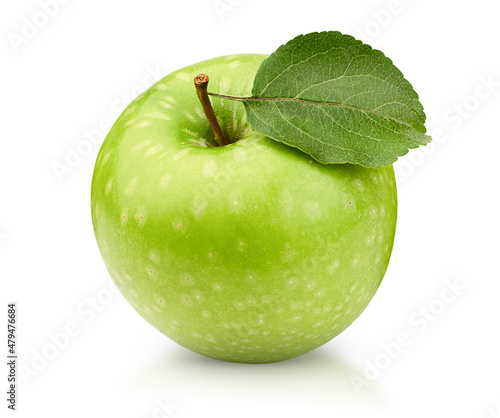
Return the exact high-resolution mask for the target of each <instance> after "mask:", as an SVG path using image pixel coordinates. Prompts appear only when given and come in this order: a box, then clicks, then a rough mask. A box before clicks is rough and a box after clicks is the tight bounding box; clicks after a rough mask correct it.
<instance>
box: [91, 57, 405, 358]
mask: <svg viewBox="0 0 500 418" xmlns="http://www.w3.org/2000/svg"><path fill="white" fill-rule="evenodd" d="M264 58H265V56H264V55H233V56H227V57H219V58H215V59H211V60H208V61H205V62H201V63H198V64H195V65H192V66H189V67H186V68H184V69H182V70H179V71H176V72H174V73H172V74H170V75H168V76H166V77H165V78H163V79H162V80H161V81H159V82H158V83H157V84H156V85H154V86H152V87H151V88H150V89H148V90H147V91H146V92H144V93H143V94H142V95H141V96H139V97H138V98H137V99H135V100H134V101H133V102H132V103H131V104H130V105H129V107H128V108H127V109H126V110H125V111H124V112H123V114H122V115H121V116H120V118H119V119H118V120H117V122H116V123H115V125H114V126H113V128H112V130H111V131H110V133H109V135H108V136H107V138H106V140H105V142H104V144H103V146H102V148H101V150H100V152H99V156H98V158H97V162H96V165H95V171H94V175H93V181H92V198H91V207H92V220H93V225H94V231H95V236H96V240H97V244H98V246H99V250H100V252H101V255H102V258H103V259H104V262H105V264H106V267H107V269H108V271H109V273H110V275H111V277H112V278H113V280H114V282H115V283H116V285H117V286H118V288H119V289H120V291H121V292H122V293H123V295H124V296H125V298H126V299H127V300H128V301H129V302H130V304H131V305H132V306H133V307H134V308H135V309H136V310H137V312H139V314H140V315H142V316H143V317H144V318H145V319H146V320H147V321H148V322H149V323H150V324H152V325H153V326H154V327H156V328H157V329H158V330H160V331H161V332H162V333H164V334H165V335H167V336H168V337H170V338H171V339H172V340H174V341H176V342H177V343H179V344H180V345H182V346H184V347H186V348H188V349H190V350H192V351H194V352H197V353H200V354H202V355H205V356H208V357H212V358H216V359H220V360H225V361H232V362H243V363H269V362H276V361H281V360H285V359H289V358H292V357H296V356H298V355H301V354H303V353H306V352H308V351H310V350H313V349H314V348H317V347H319V346H321V345H322V344H324V343H326V342H327V341H329V340H331V339H332V338H333V337H335V336H336V335H338V334H339V333H340V332H342V331H343V330H344V329H346V328H347V327H348V326H349V325H350V324H351V323H352V322H353V321H354V320H355V319H356V318H357V317H358V316H359V315H360V313H361V312H362V311H363V310H364V309H365V308H366V306H367V305H368V303H369V301H370V300H371V299H372V297H373V295H374V294H375V291H376V290H377V288H378V286H379V284H380V282H381V280H382V278H383V276H384V273H385V271H386V269H387V265H388V263H389V258H390V254H391V250H392V245H393V240H394V234H395V226H396V208H397V204H396V184H395V178H394V171H393V168H392V166H386V167H383V168H380V169H369V168H364V167H361V166H358V165H350V164H344V165H322V164H320V163H318V162H316V161H314V160H313V159H312V158H311V157H310V156H309V155H307V154H305V153H303V152H301V151H299V150H297V149H295V148H292V147H289V146H287V145H284V144H282V143H278V142H275V141H273V140H271V139H269V138H267V137H265V136H263V135H261V134H259V133H257V132H253V131H252V129H251V127H250V126H249V124H248V123H247V121H246V117H245V111H244V107H243V105H242V104H241V103H239V102H235V101H229V100H221V99H217V98H215V99H214V98H212V103H213V106H214V110H215V113H216V115H217V117H218V119H219V122H220V124H221V126H222V129H223V130H224V132H225V133H226V135H227V137H228V140H229V141H230V142H232V143H231V144H230V145H227V146H224V147H213V146H209V147H207V146H206V145H207V144H209V145H210V144H213V143H214V140H213V134H212V132H211V130H210V127H209V125H208V122H207V119H206V118H205V116H204V114H203V111H202V108H201V105H200V103H199V101H198V99H197V97H196V93H195V89H194V85H193V78H194V77H195V76H196V75H197V74H199V73H207V74H209V76H210V80H211V81H210V84H209V91H212V92H215V93H225V94H232V95H237V96H248V95H250V94H251V87H252V83H253V78H254V75H255V73H256V71H257V69H258V67H259V65H260V63H261V61H262V60H263V59H264ZM236 140H237V141H236ZM234 141H236V142H234Z"/></svg>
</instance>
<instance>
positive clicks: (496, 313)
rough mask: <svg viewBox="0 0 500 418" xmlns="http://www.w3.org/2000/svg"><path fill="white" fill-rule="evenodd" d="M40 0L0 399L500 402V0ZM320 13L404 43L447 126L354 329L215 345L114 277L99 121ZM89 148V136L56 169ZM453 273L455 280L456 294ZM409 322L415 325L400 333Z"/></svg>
mask: <svg viewBox="0 0 500 418" xmlns="http://www.w3.org/2000/svg"><path fill="white" fill-rule="evenodd" d="M44 1H46V0H44ZM41 3H42V2H38V1H35V0H29V1H27V0H24V1H15V2H14V1H3V2H2V5H1V6H0V28H1V32H2V41H1V42H0V50H1V57H2V58H1V66H0V71H1V77H0V106H1V107H2V108H1V115H2V123H1V124H0V138H1V150H0V170H1V175H0V181H1V191H2V194H1V204H0V241H1V245H0V260H1V261H0V263H1V265H0V275H1V298H0V299H1V300H0V303H1V309H0V322H1V321H3V323H4V324H6V323H7V315H6V304H7V302H8V301H16V302H17V303H18V311H19V313H18V320H19V322H18V351H19V355H20V358H19V361H20V364H21V365H22V367H20V369H19V370H18V373H19V374H20V376H19V377H20V378H22V380H21V381H20V386H19V388H18V394H19V397H18V411H17V412H16V413H12V412H11V411H7V408H6V402H5V401H4V400H3V399H4V398H6V394H5V392H6V391H7V368H6V367H2V372H1V373H2V375H1V376H0V381H1V382H2V384H1V388H2V389H1V390H2V394H3V395H2V396H1V398H2V402H1V412H0V415H2V416H8V415H7V414H5V415H4V413H6V411H7V412H9V413H11V415H12V416H14V415H17V416H19V417H35V416H44V417H45V416H47V417H48V416H50V417H54V418H56V417H68V416H71V417H89V416H92V417H98V418H100V417H110V416H113V417H134V418H141V417H144V418H147V417H157V418H158V417H175V418H177V417H178V418H181V417H216V416H217V417H255V416H259V417H277V416H279V417H303V416H314V417H316V416H317V417H333V416H341V417H368V416H369V417H398V418H399V417H417V416H418V417H421V416H428V417H443V416H446V417H454V418H462V417H464V418H465V417H467V418H498V417H499V416H500V379H499V375H500V360H499V353H500V337H499V333H500V332H499V331H500V326H499V319H500V303H499V299H500V298H499V295H500V280H499V279H500V274H499V272H500V271H499V270H500V269H499V264H498V260H499V257H500V244H499V232H500V225H499V216H498V214H499V189H500V188H499V175H498V167H497V164H498V160H499V152H500V141H499V140H500V134H499V129H498V126H499V125H498V122H499V116H500V113H499V110H500V58H499V46H498V45H499V41H500V29H499V25H498V16H499V14H500V8H499V5H498V2H497V1H495V0H490V1H487V0H476V1H474V2H469V1H467V2H465V1H436V0H432V1H431V0H413V1H410V0H399V1H397V0H393V1H389V0H377V1H342V2H332V1H326V0H325V1H315V0H307V1H269V0H252V1H250V0H239V1H237V0H221V1H213V0H206V1H197V2H194V1H186V0H183V1H180V0H179V1H166V0H142V1H124V0H108V1H97V0H86V1H76V0H66V1H65V4H62V3H63V1H62V0H60V2H59V3H58V4H59V6H58V10H55V9H52V12H51V14H52V16H49V17H47V14H46V12H43V8H42V6H41ZM27 22H28V23H27ZM29 22H35V23H34V24H35V26H34V29H33V28H31V32H29V30H28V29H27V26H28V25H29ZM321 30H340V31H342V32H344V33H348V34H352V35H354V36H356V37H358V38H361V39H362V40H363V41H365V42H366V43H369V44H370V45H372V46H373V47H375V48H377V49H380V50H382V51H384V53H385V54H387V55H388V56H389V57H390V58H391V59H393V61H394V62H395V64H396V65H397V66H398V68H400V69H401V70H402V71H403V73H404V74H405V76H406V77H407V79H408V80H410V82H411V83H412V84H413V86H414V88H415V90H416V91H417V92H418V93H419V95H420V99H421V101H422V103H423V104H424V107H425V111H426V114H427V117H428V120H427V127H428V130H429V133H430V134H431V135H433V136H434V138H435V142H434V144H433V145H431V146H429V147H427V148H425V149H421V150H418V151H412V152H410V154H409V155H407V156H406V157H405V158H402V159H400V161H398V163H397V164H396V172H397V175H398V189H399V218H398V226H397V236H396V242H395V247H394V251H393V255H392V259H391V263H390V266H389V269H388V271H387V274H386V276H385V278H384V281H383V283H382V285H381V287H380V289H379V291H378V293H377V294H376V296H375V298H374V299H373V301H372V302H371V304H370V305H369V307H368V308H367V310H366V311H365V312H364V313H363V314H362V315H361V316H360V317H359V319H358V320H356V321H355V323H354V324H353V325H352V326H351V327H350V328H349V329H348V330H346V331H345V332H344V333H343V334H341V335H340V336H339V337H337V338H336V339H334V340H333V341H331V342H330V343H328V344H326V345H325V346H323V347H321V348H320V349H317V350H316V351H314V352H312V353H309V354H306V355H304V356H301V357H299V358H296V359H293V360H290V361H286V362H282V363H278V364H269V365H244V364H243V365H242V364H231V363H224V362H220V361H215V360H210V359H206V358H204V357H201V356H199V355H197V354H193V353H191V352H189V351H187V350H185V349H184V348H182V347H180V346H178V345H176V344H175V343H173V342H172V341H170V340H169V339H168V338H166V337H165V336H163V335H162V334H160V333H159V332H158V331H156V330H155V329H154V328H153V327H151V326H150V325H149V324H147V323H146V322H145V321H144V320H143V319H142V318H140V317H139V315H138V314H137V313H136V312H135V311H134V310H133V309H132V307H131V306H129V305H128V304H127V302H126V301H125V299H124V298H123V297H122V296H121V295H119V294H115V293H111V291H110V290H108V286H110V282H111V280H110V279H109V277H108V274H107V272H106V270H105V267H104V265H103V263H102V261H101V258H100V255H99V252H98V250H97V246H96V244H95V241H94V237H93V231H92V224H91V217H90V207H89V200H90V199H89V195H90V182H91V175H92V169H93V164H94V161H95V158H96V156H97V152H98V147H97V146H91V147H90V148H89V147H87V148H85V146H84V145H85V144H84V142H85V138H86V137H85V135H86V132H87V133H89V132H90V134H91V135H95V137H94V138H99V136H100V135H102V136H104V133H106V131H107V127H106V125H107V124H108V123H110V122H112V121H114V120H115V119H116V118H117V117H118V115H119V112H120V110H119V109H120V108H122V107H123V106H125V105H126V104H128V102H129V101H130V100H131V99H132V98H133V97H134V96H135V95H137V94H138V93H139V92H140V91H141V90H143V89H144V88H146V87H148V86H149V85H150V84H152V83H153V82H154V81H156V80H155V79H154V78H153V77H152V76H151V74H153V75H154V74H156V77H160V76H164V75H166V74H168V73H170V72H172V71H174V70H176V69H179V68H181V67H183V66H185V65H188V64H191V63H194V62H197V61H201V60H203V59H207V58H211V57H215V56H219V55H225V54H232V53H246V52H250V53H251V52H261V53H271V52H273V51H274V50H275V49H276V48H277V47H278V46H279V45H281V44H282V43H285V42H287V41H288V40H290V39H292V38H293V37H295V36H296V35H298V34H301V33H308V32H313V31H321ZM23 32H24V34H23ZM488 80H489V81H488ZM485 84H486V85H488V86H485ZM97 130H99V132H98V131H97ZM98 142H99V144H100V143H101V142H102V137H101V138H100V139H98ZM77 149H79V150H80V151H82V150H84V153H86V154H87V155H85V156H83V157H82V158H81V160H78V161H76V160H72V161H73V164H72V165H73V167H71V168H70V171H67V172H64V173H63V174H62V175H61V174H60V175H59V176H58V175H57V174H56V171H55V169H54V168H55V167H58V164H61V165H66V159H67V158H68V155H69V154H71V153H72V152H74V151H75V150H77ZM449 286H454V287H455V293H456V294H457V295H456V296H455V297H454V298H452V299H453V300H449V299H446V302H444V301H443V300H442V299H441V298H442V296H441V295H442V292H443V290H444V289H446V288H447V287H449ZM110 288H112V287H111V286H110ZM448 294H450V293H448ZM423 309H430V312H431V314H430V315H432V316H430V317H428V318H429V319H425V320H423V316H422V312H423ZM2 317H3V319H2ZM416 321H418V322H416ZM417 324H419V325H418V326H417ZM1 328H2V329H5V328H6V326H5V327H4V326H2V327H1ZM3 332H4V333H5V331H3ZM63 333H64V335H63ZM401 333H407V334H408V335H409V336H410V338H411V340H410V341H411V343H410V344H407V345H406V346H405V347H402V348H401V349H400V350H396V346H395V344H396V342H397V341H398V338H399V335H400V334H401ZM68 334H69V336H68ZM65 335H66V336H65ZM54 339H56V340H57V341H58V344H59V348H57V347H56V346H55V345H54V343H53V340H54ZM0 342H1V344H2V345H4V347H2V349H1V352H2V353H4V352H6V335H5V334H4V336H2V337H1V338H0ZM388 346H389V347H392V350H393V355H392V358H391V357H389V356H388V355H387V354H386V351H385V350H387V348H386V349H384V347H388ZM2 355H4V354H2ZM5 355H6V354H5ZM42 357H43V358H42ZM48 357H50V358H48ZM4 358H5V357H4ZM5 361H6V360H5ZM2 362H4V360H2ZM377 365H378V366H377ZM21 372H22V373H21ZM357 378H358V380H356V379H357ZM359 379H365V380H364V381H363V380H361V382H364V383H363V384H361V385H360V384H359V381H360V380H359ZM355 382H358V384H356V383H355ZM360 386H361V387H360Z"/></svg>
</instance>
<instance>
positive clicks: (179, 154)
mask: <svg viewBox="0 0 500 418" xmlns="http://www.w3.org/2000/svg"><path fill="white" fill-rule="evenodd" d="M189 151H191V148H186V149H183V150H182V151H179V152H178V153H177V154H175V155H174V158H173V159H174V160H175V161H177V160H180V159H181V158H182V157H185V156H186V155H187V154H188V153H189Z"/></svg>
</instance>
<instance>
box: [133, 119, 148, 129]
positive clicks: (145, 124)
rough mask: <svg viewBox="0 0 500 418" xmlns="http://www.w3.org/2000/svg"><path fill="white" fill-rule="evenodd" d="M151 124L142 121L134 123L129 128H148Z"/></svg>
mask: <svg viewBox="0 0 500 418" xmlns="http://www.w3.org/2000/svg"><path fill="white" fill-rule="evenodd" d="M152 123H153V122H151V121H150V120H143V121H141V122H138V123H136V124H135V125H132V126H131V127H136V128H145V127H146V126H150V125H151V124H152Z"/></svg>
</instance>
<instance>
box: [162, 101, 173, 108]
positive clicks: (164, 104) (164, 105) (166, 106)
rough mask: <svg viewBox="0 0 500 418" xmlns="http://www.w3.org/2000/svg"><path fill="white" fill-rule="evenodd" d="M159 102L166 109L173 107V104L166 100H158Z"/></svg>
mask: <svg viewBox="0 0 500 418" xmlns="http://www.w3.org/2000/svg"><path fill="white" fill-rule="evenodd" d="M158 104H159V105H160V106H161V107H163V108H165V109H172V108H173V106H172V105H171V104H170V103H167V102H166V101H164V100H158Z"/></svg>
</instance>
